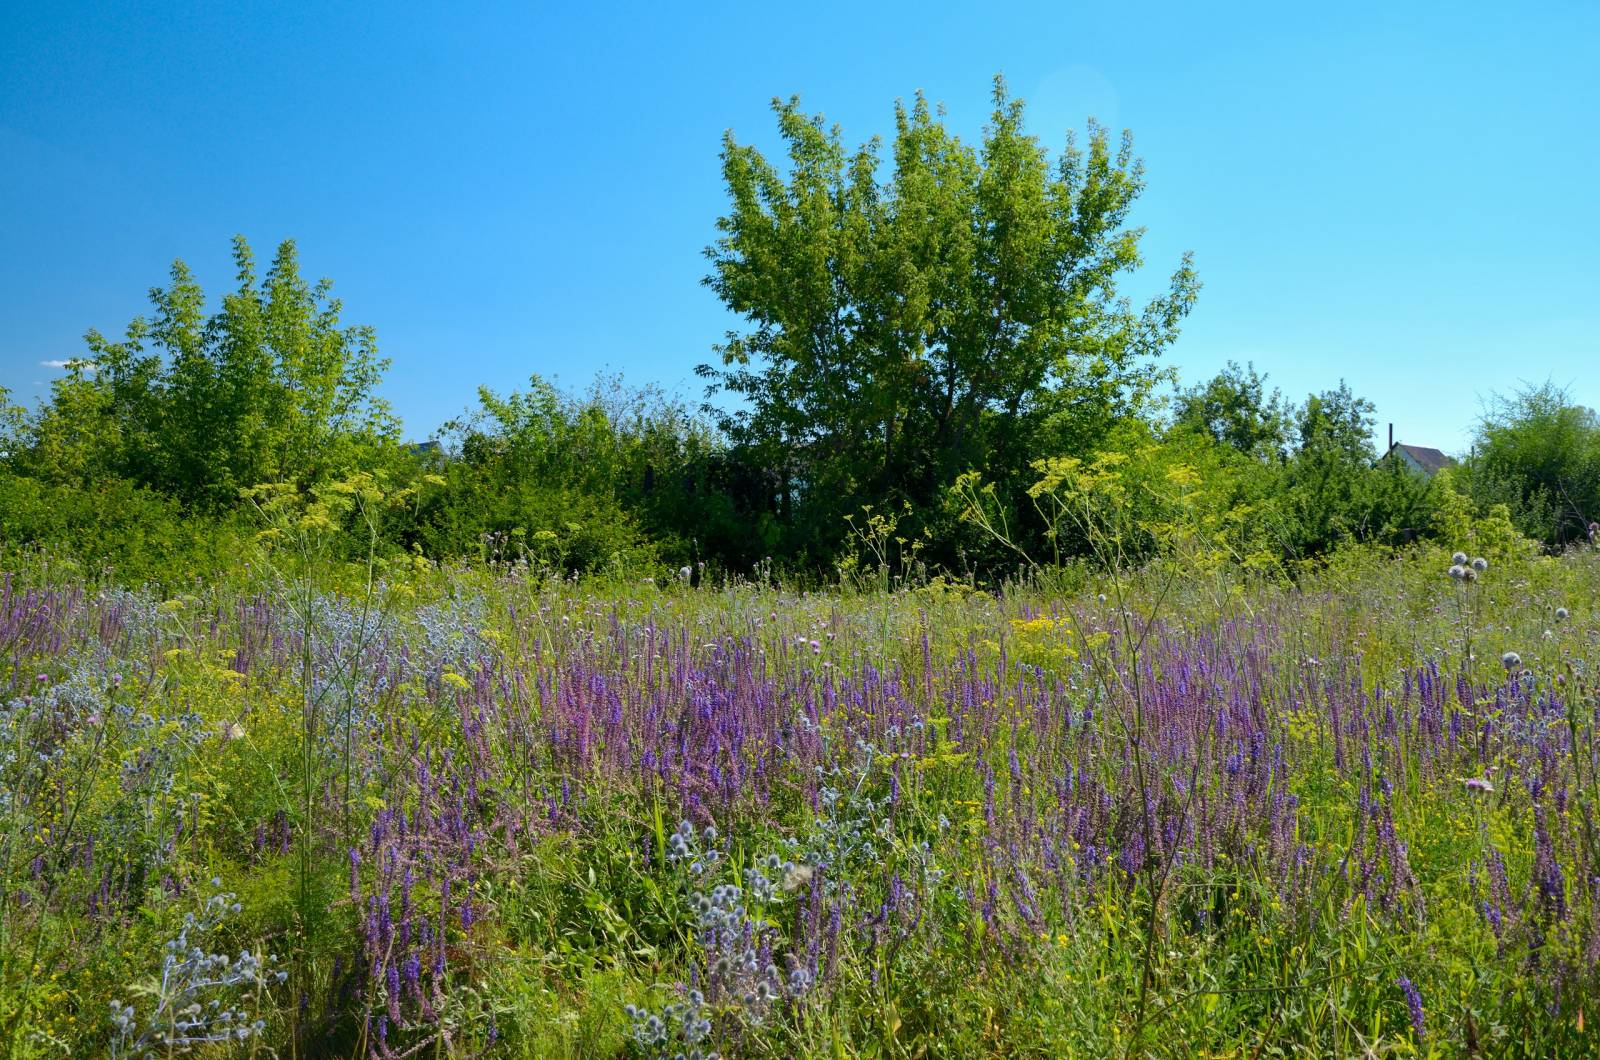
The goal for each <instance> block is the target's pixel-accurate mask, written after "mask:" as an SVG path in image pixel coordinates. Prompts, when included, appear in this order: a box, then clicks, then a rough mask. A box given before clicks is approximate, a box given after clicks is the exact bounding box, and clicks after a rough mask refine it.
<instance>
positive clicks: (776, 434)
mask: <svg viewBox="0 0 1600 1060" xmlns="http://www.w3.org/2000/svg"><path fill="white" fill-rule="evenodd" d="M993 101H994V109H993V112H992V115H991V119H990V122H989V125H988V127H987V128H986V129H985V131H984V134H983V137H982V141H981V142H980V143H979V144H977V145H975V146H974V145H969V144H967V143H964V142H963V141H962V140H961V139H960V138H959V137H957V136H956V135H954V134H953V133H951V132H950V131H949V130H948V129H947V128H946V127H945V124H944V121H943V115H942V113H936V112H935V111H934V110H933V109H932V108H930V107H929V105H928V103H927V101H926V100H925V99H924V98H923V97H922V96H920V95H918V96H917V97H916V98H915V100H914V102H913V103H912V104H911V105H910V106H909V107H907V106H904V105H897V107H896V109H895V131H894V136H893V139H892V141H891V142H890V144H889V148H888V152H887V156H885V153H884V151H883V145H882V143H881V142H880V141H879V140H877V139H873V140H869V141H868V142H867V143H866V144H864V145H862V146H861V147H860V148H858V149H856V150H855V151H853V152H851V151H847V150H846V148H845V147H844V144H843V141H842V138H841V134H840V132H839V130H838V129H837V128H836V127H835V128H831V129H830V128H828V127H827V126H826V125H825V124H824V122H823V119H822V118H821V117H809V116H807V115H805V114H803V113H802V112H801V110H800V104H799V101H798V99H795V98H791V99H789V100H788V101H774V104H773V108H774V111H775V112H776V114H777V119H778V127H779V131H780V133H781V134H782V136H783V139H784V141H785V143H786V145H787V149H788V158H787V163H788V164H787V167H786V169H787V172H780V169H779V167H778V166H777V165H775V164H774V163H772V162H770V161H769V160H768V159H767V158H765V157H764V156H763V155H762V153H761V152H760V151H758V150H757V149H756V148H754V147H751V146H748V145H743V144H740V143H738V142H737V141H736V140H734V138H733V136H732V134H731V133H730V134H729V135H728V136H727V137H726V138H725V140H724V145H723V154H722V160H723V176H724V179H725V181H726V184H727V190H728V194H729V198H730V200H731V208H730V211H729V213H728V214H727V215H726V216H724V217H722V218H721V219H720V220H719V221H718V229H719V231H720V233H721V236H720V238H719V239H718V240H717V241H716V243H715V244H714V245H713V246H712V247H710V248H709V249H708V251H707V254H708V257H709V258H710V260H711V264H712V271H711V274H710V275H709V276H708V277H707V279H706V282H707V284H708V285H709V286H710V287H711V288H712V289H713V290H714V291H716V293H717V294H718V296H719V297H720V298H721V299H722V300H723V302H724V303H725V304H726V305H727V306H728V307H729V308H730V309H731V310H733V311H734V312H736V313H738V314H739V315H740V316H741V317H743V319H744V320H745V322H746V325H747V326H746V327H745V328H744V329H743V330H740V331H735V332H731V333H730V334H729V335H728V337H727V341H726V342H725V343H724V344H722V345H721V346H719V347H718V352H719V353H720V355H721V362H720V364H717V365H706V366H702V368H701V372H702V374H703V375H705V376H707V377H709V378H710V379H711V380H712V381H713V390H714V391H715V390H721V391H723V392H725V393H727V394H730V395H732V396H733V397H734V398H735V399H736V406H735V409H734V411H733V412H731V413H730V414H728V415H727V416H725V418H724V420H723V427H724V429H725V430H726V431H727V433H728V434H729V436H730V437H731V438H732V439H733V440H734V441H735V442H736V443H738V444H739V445H740V446H741V448H742V450H743V451H744V452H745V453H746V454H747V456H748V457H749V458H750V459H751V461H752V463H753V464H754V465H755V466H758V467H761V468H763V469H765V470H766V472H767V475H768V489H769V502H770V505H771V507H772V508H773V509H774V510H775V511H776V512H777V513H778V514H779V516H780V518H781V520H782V522H783V523H784V524H785V525H786V526H787V527H788V528H789V530H790V532H791V534H792V535H793V537H792V539H791V541H790V546H791V549H792V550H793V551H807V550H810V551H814V552H816V553H822V552H825V551H827V549H828V548H829V542H830V540H831V539H832V538H833V537H834V535H836V534H837V533H838V531H839V528H840V527H841V525H842V523H841V518H840V517H841V516H842V515H843V514H845V513H846V512H848V511H853V510H855V509H856V508H857V507H858V506H860V505H863V504H879V505H883V504H887V503H891V502H893V503H898V502H910V503H911V504H912V505H913V506H914V507H917V508H924V507H926V506H928V505H930V504H931V502H933V501H935V500H936V499H937V498H938V497H939V496H940V495H941V493H942V491H943V490H944V489H945V488H946V487H947V486H948V485H949V484H950V483H952V482H953V481H954V480H955V478H956V476H957V475H959V474H960V473H962V472H964V471H966V470H969V469H973V468H981V469H984V470H986V471H987V472H988V474H989V475H990V476H991V478H992V479H993V480H995V481H997V482H998V483H1000V484H1001V486H1002V488H1005V487H1011V488H1015V487H1018V486H1021V485H1024V484H1025V482H1026V481H1029V475H1030V472H1029V471H1028V464H1029V462H1030V461H1031V460H1032V459H1034V458H1035V457H1036V456H1038V455H1039V454H1040V453H1041V452H1043V451H1051V452H1062V451H1073V450H1078V449H1083V448H1087V447H1091V446H1092V445H1093V444H1094V443H1095V439H1096V438H1098V437H1099V436H1101V435H1102V434H1103V433H1104V431H1105V430H1106V429H1107V428H1108V427H1109V426H1110V425H1111V424H1113V423H1115V422H1116V421H1118V420H1119V419H1121V418H1123V417H1125V416H1127V415H1129V414H1130V413H1132V412H1133V411H1134V410H1136V409H1137V408H1138V407H1139V405H1140V403H1141V402H1142V401H1143V399H1144V397H1145V395H1146V394H1147V393H1148V391H1149V389H1150V387H1151V386H1152V385H1153V383H1154V382H1155V380H1156V378H1157V373H1156V369H1155V367H1154V365H1153V359H1154V358H1155V356H1156V355H1158V354H1159V353H1160V352H1161V351H1162V350H1163V348H1165V347H1166V346H1167V345H1168V344H1169V343H1171V342H1172V341H1173V339H1174V338H1175V337H1176V335H1177V328H1178V324H1179V322H1180V320H1181V319H1182V318H1183V316H1184V315H1185V313H1187V311H1188V310H1189V307H1190V306H1191V304H1192V303H1193V300H1194V297H1195V294H1196V291H1197V289H1198V282H1197V280H1196V278H1195V276H1194V273H1193V270H1192V268H1191V266H1190V263H1189V260H1188V258H1187V257H1185V259H1184V260H1183V261H1182V262H1181V263H1180V265H1179V266H1178V268H1177V270H1176V271H1175V272H1174V273H1173V275H1172V277H1171V281H1170V285H1169V288H1168V289H1167V290H1166V291H1165V292H1164V293H1162V294H1161V295H1159V296H1157V297H1155V298H1154V299H1152V300H1151V301H1150V302H1149V303H1147V304H1146V305H1144V306H1143V307H1141V308H1135V307H1134V306H1133V305H1132V304H1130V302H1129V301H1128V300H1127V299H1125V298H1123V297H1121V296H1119V293H1118V282H1119V280H1120V279H1121V278H1122V277H1123V276H1124V275H1125V274H1127V273H1129V272H1131V271H1133V270H1134V269H1136V268H1137V267H1138V266H1139V264H1140V255H1139V239H1140V236H1141V230H1140V229H1137V228H1132V227H1129V226H1128V225H1127V223H1126V222H1127V216H1128V212H1129V210H1130V208H1131V206H1132V205H1133V202H1134V200H1135V199H1136V198H1137V196H1138V195H1139V193H1140V191H1141V190H1142V188H1143V186H1144V178H1143V170H1142V167H1141V165H1140V163H1139V162H1138V161H1136V160H1135V159H1134V157H1133V154H1132V148H1131V142H1130V140H1129V138H1128V137H1127V136H1126V135H1124V137H1123V139H1122V141H1121V143H1120V146H1117V147H1113V146H1112V143H1111V140H1110V137H1109V136H1108V134H1107V133H1106V131H1105V130H1104V129H1102V128H1100V127H1099V126H1097V125H1095V124H1093V123H1091V124H1090V126H1089V134H1088V137H1087V141H1086V143H1085V144H1084V145H1083V146H1081V147H1080V146H1078V145H1077V144H1076V143H1075V141H1074V140H1073V138H1072V137H1070V136H1069V137H1068V140H1067V144H1066V148H1065V149H1064V150H1063V151H1062V152H1061V154H1060V156H1059V157H1058V158H1056V159H1055V160H1054V161H1052V159H1051V158H1050V156H1049V153H1048V152H1047V151H1046V149H1045V148H1044V147H1043V146H1042V145H1041V144H1040V143H1039V141H1038V140H1037V139H1035V138H1034V137H1033V136H1031V135H1029V134H1028V133H1027V132H1026V131H1025V129H1024V123H1023V104H1022V101H1021V100H1018V99H1013V98H1011V97H1010V96H1008V95H1007V93H1006V90H1005V87H1004V85H1003V83H1001V82H999V81H998V80H997V81H996V85H995V91H994V97H993Z"/></svg>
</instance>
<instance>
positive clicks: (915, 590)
mask: <svg viewBox="0 0 1600 1060" xmlns="http://www.w3.org/2000/svg"><path fill="white" fill-rule="evenodd" d="M1462 545H1463V547H1470V543H1469V542H1462ZM1488 551H1489V554H1487V555H1485V556H1483V557H1481V558H1480V557H1478V556H1476V555H1470V554H1468V555H1462V556H1459V557H1452V556H1451V555H1450V554H1449V552H1448V551H1438V550H1419V551H1416V552H1413V553H1409V554H1407V555H1404V556H1401V557H1399V558H1389V557H1379V556H1377V555H1375V554H1368V553H1352V554H1350V555H1348V556H1340V555H1336V556H1335V557H1334V559H1333V561H1332V562H1331V563H1329V564H1328V565H1327V566H1326V567H1325V568H1324V569H1322V570H1321V571H1319V572H1316V573H1308V574H1306V575H1305V576H1304V577H1302V578H1301V579H1299V580H1298V581H1297V582H1295V583H1293V584H1291V583H1289V582H1288V581H1286V580H1274V579H1271V578H1267V577H1264V576H1262V577H1256V576H1252V575H1249V574H1246V573H1241V572H1238V571H1232V572H1230V571H1217V570H1212V571H1201V570H1194V571H1187V570H1184V569H1181V568H1180V567H1175V566H1171V565H1167V566H1163V565H1159V564H1158V565H1155V566H1152V567H1150V568H1148V569H1145V570H1142V571H1140V572H1137V573H1132V574H1127V575H1122V576H1111V575H1108V574H1105V573H1095V572H1092V571H1089V570H1087V569H1071V570H1065V571H1061V572H1058V573H1055V574H1050V575H1045V574H1040V575H1036V576H1032V577H1029V578H1026V579H1022V580H1019V581H1018V582H1016V583H1014V584H1011V585H1008V586H1006V587H1004V588H1002V589H1000V590H987V591H986V590H981V589H978V588H974V587H972V586H969V585H962V584H959V583H950V582H946V581H940V580H932V581H924V582H922V583H919V584H914V585H910V586H902V587H897V588H890V589H872V590H864V589H854V590H853V589H849V588H833V589H828V590H823V591H810V592H806V591H799V590H794V589H789V588H785V587H783V586H782V585H778V584H774V583H771V582H766V581H760V580H755V581H737V580H734V581H729V582H726V583H724V584H713V582H712V579H709V578H708V579H704V580H702V579H701V578H700V577H699V576H698V575H696V574H695V573H694V572H689V573H690V574H691V577H690V578H689V579H687V580H684V579H680V578H656V579H653V580H648V581H646V580H642V579H640V578H638V577H628V578H625V579H624V578H622V577H617V578H614V579H610V580H607V579H605V578H586V579H582V580H573V579H564V578H561V577H556V576H551V575H546V574H541V573H539V572H537V571H535V570H532V569H529V568H526V567H522V566H518V565H515V564H512V565H503V566H492V565H488V566H486V565H481V564H479V565H473V566H462V567H458V568H454V569H443V568H428V567H427V566H426V565H422V564H417V565H415V566H414V567H413V568H404V567H401V566H393V567H384V566H382V565H379V566H377V567H374V566H372V565H367V566H364V567H362V566H357V567H349V568H347V567H344V566H341V565H337V564H326V565H323V566H322V567H320V568H317V569H315V570H313V569H311V568H310V567H306V568H304V569H301V568H295V569H292V570H290V569H287V568H283V567H274V566H272V565H270V564H253V565H248V566H246V565H241V567H240V569H239V570H238V571H237V572H236V573H234V574H232V575H229V576H227V577H223V578H218V579H217V580H216V581H214V582H212V583H209V584H195V585H193V586H191V587H189V591H186V592H181V593H156V592H151V591H130V590H125V589H118V588H108V587H102V586H96V585H93V584H89V583H86V582H85V581H83V580H82V579H81V578H79V577H78V576H76V575H68V574H63V573H57V572H56V571H54V570H53V569H52V567H51V566H50V565H49V564H48V563H47V562H45V561H44V560H42V559H40V558H39V557H37V556H36V557H33V558H32V560H30V561H28V562H26V563H17V564H15V565H14V572H13V573H12V574H9V575H7V576H6V577H5V579H4V583H3V586H0V666H3V669H0V680H3V682H4V684H5V694H4V705H3V706H0V745H3V746H0V1040H3V1042H4V1046H5V1052H6V1054H7V1055H13V1056H91V1055H113V1056H144V1055H153V1056H157V1057H165V1056H169V1055H174V1054H178V1053H191V1054H194V1055H203V1056H232V1055H240V1056H366V1055H370V1056H374V1057H402V1056H475V1055H488V1056H513V1057H515V1056H523V1057H556V1056H592V1057H609V1056H650V1057H654V1056H679V1055H681V1056H685V1057H709V1056H713V1055H718V1056H722V1057H766V1056H770V1057H789V1056H828V1057H915V1056H982V1055H1007V1056H1095V1057H1098V1056H1108V1055H1135V1056H1138V1055H1212V1056H1236V1057H1247V1056H1282V1055H1305V1056H1329V1055H1354V1054H1367V1055H1382V1056H1430V1055H1435V1056H1468V1055H1482V1056H1530V1057H1534V1056H1538V1057H1548V1056H1578V1055H1593V1054H1595V1053H1596V1052H1597V1051H1600V1047H1597V1045H1596V1042H1597V1037H1596V1032H1595V1030H1594V1028H1593V1027H1592V1026H1586V1020H1587V1021H1588V1023H1589V1024H1592V1023H1593V1022H1594V1021H1595V1020H1596V1019H1597V1018H1600V973H1597V971H1596V967H1597V962H1600V851H1597V844H1600V834H1597V822H1596V807H1595V797H1596V782H1597V779H1600V778H1597V775H1596V773H1597V766H1600V748H1597V745H1596V741H1595V736H1596V723H1597V720H1600V719H1597V712H1600V699H1597V680H1596V673H1595V670H1596V667H1597V666H1600V611H1597V605H1600V554H1597V553H1595V552H1594V551H1592V550H1589V551H1584V552H1579V553H1571V554H1568V555H1565V556H1562V557H1559V558H1556V557H1535V556H1531V555H1528V554H1525V553H1521V552H1516V551H1514V550H1509V551H1508V550H1502V551H1501V552H1498V553H1497V552H1494V551H1493V550H1488ZM1474 560H1478V562H1477V563H1474Z"/></svg>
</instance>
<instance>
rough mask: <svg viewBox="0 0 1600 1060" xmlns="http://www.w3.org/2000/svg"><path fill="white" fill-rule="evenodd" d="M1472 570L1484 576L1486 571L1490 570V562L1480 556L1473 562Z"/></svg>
mask: <svg viewBox="0 0 1600 1060" xmlns="http://www.w3.org/2000/svg"><path fill="white" fill-rule="evenodd" d="M1472 569H1473V570H1475V571H1477V572H1478V573H1479V574H1482V573H1483V572H1484V571H1486V570H1488V569H1489V561H1488V560H1486V559H1484V558H1483V557H1482V556H1479V557H1478V558H1477V559H1475V560H1473V561H1472Z"/></svg>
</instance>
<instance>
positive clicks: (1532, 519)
mask: <svg viewBox="0 0 1600 1060" xmlns="http://www.w3.org/2000/svg"><path fill="white" fill-rule="evenodd" d="M1466 471H1467V473H1466V475H1465V480H1466V482H1465V484H1466V488H1467V491H1468V492H1469V493H1470V494H1471V496H1472V498H1473V500H1474V501H1475V502H1476V503H1477V504H1478V506H1479V507H1480V508H1482V509H1487V508H1488V507H1489V506H1491V505H1494V504H1504V505H1506V507H1507V508H1508V509H1509V510H1510V512H1511V517H1512V520H1513V522H1514V523H1515V524H1516V526H1517V529H1518V530H1520V531H1521V532H1522V533H1524V534H1526V535H1527V536H1529V537H1531V538H1534V539H1535V540H1538V541H1542V542H1543V543H1545V544H1546V545H1549V546H1552V547H1555V546H1560V545H1562V544H1565V543H1567V542H1569V541H1574V540H1578V539H1580V538H1582V537H1584V536H1585V535H1586V534H1587V532H1588V525H1589V523H1590V522H1591V521H1593V520H1595V519H1597V518H1600V419H1597V418H1596V415H1595V412H1594V410H1593V409H1590V408H1585V407H1583V406H1581V405H1576V404H1573V403H1572V401H1571V398H1570V396H1569V395H1568V393H1567V392H1566V391H1565V390H1564V389H1562V388H1561V387H1558V386H1555V385H1554V384H1553V383H1549V382H1546V383H1543V384H1541V385H1539V386H1529V387H1525V388H1524V389H1522V390H1519V391H1517V392H1516V393H1514V394H1511V395H1508V396H1501V397H1496V398H1494V399H1493V400H1492V401H1491V402H1490V403H1489V405H1488V407H1487V408H1486V409H1485V410H1484V414H1483V418H1482V419H1481V420H1480V422H1479V424H1478V431H1477V445H1476V449H1475V455H1474V457H1473V459H1472V460H1471V461H1470V462H1469V465H1468V467H1467V469H1466Z"/></svg>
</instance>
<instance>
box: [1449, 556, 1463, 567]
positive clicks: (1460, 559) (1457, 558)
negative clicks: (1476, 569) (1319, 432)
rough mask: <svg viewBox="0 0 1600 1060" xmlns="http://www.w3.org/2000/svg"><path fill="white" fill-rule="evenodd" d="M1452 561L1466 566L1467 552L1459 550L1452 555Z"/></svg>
mask: <svg viewBox="0 0 1600 1060" xmlns="http://www.w3.org/2000/svg"><path fill="white" fill-rule="evenodd" d="M1450 562H1451V563H1455V564H1458V565H1460V566H1462V567H1465V566H1466V565H1467V554H1466V553H1465V552H1457V553H1456V554H1455V555H1453V556H1451V557H1450Z"/></svg>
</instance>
